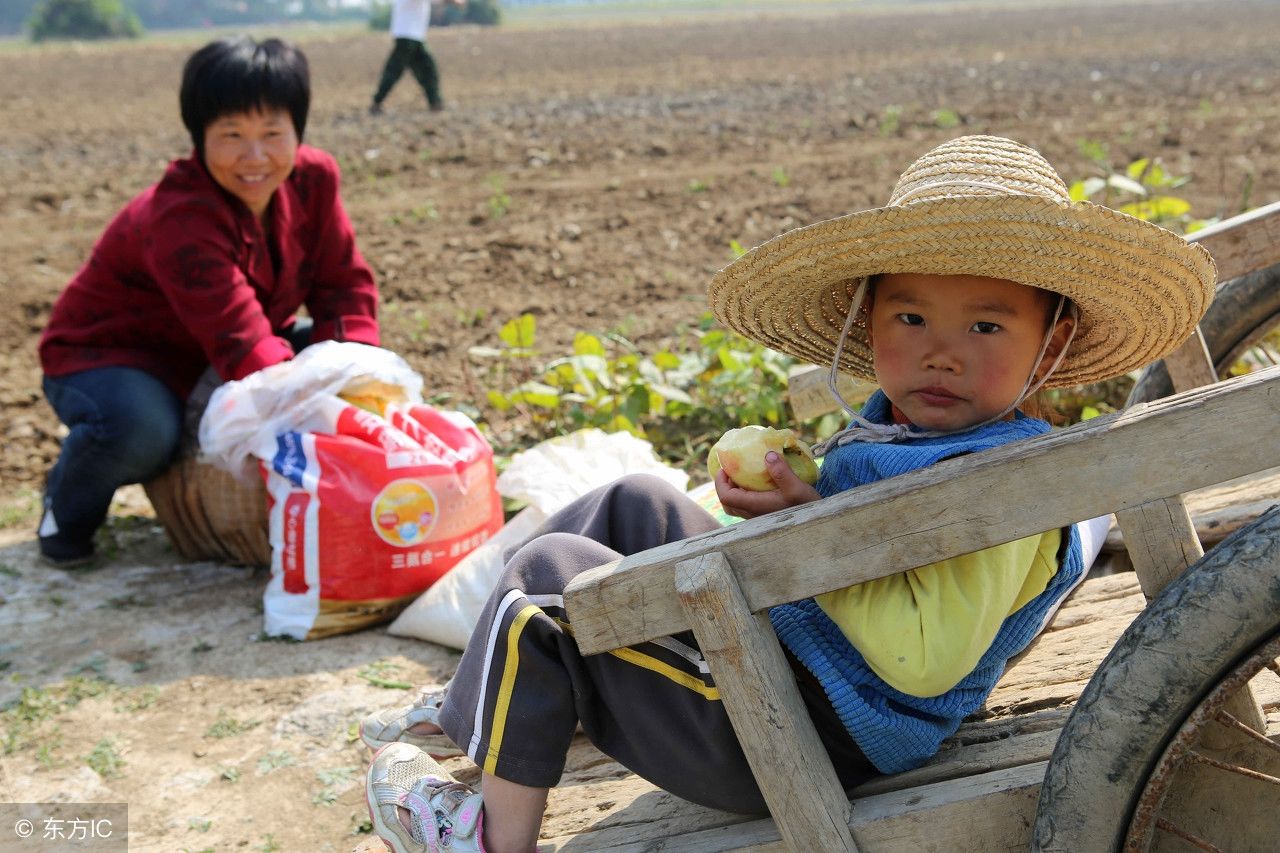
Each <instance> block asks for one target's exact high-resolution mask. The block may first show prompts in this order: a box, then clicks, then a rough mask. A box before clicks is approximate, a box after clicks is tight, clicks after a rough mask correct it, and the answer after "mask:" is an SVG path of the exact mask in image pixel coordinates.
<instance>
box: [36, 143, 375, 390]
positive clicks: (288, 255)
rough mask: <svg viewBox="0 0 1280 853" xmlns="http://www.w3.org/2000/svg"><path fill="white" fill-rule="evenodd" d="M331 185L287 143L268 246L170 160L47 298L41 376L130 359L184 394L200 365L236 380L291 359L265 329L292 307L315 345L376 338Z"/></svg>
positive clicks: (313, 161) (225, 199)
mask: <svg viewBox="0 0 1280 853" xmlns="http://www.w3.org/2000/svg"><path fill="white" fill-rule="evenodd" d="M338 182H339V179H338V164H337V163H336V162H335V161H334V159H333V157H331V156H330V155H328V154H326V153H325V152H323V151H321V150H319V149H316V148H311V147H309V146H306V145H301V146H299V147H298V156H297V160H296V162H295V164H294V168H293V172H292V174H290V175H289V177H288V178H287V179H286V180H285V182H284V183H283V184H281V185H280V188H279V189H278V190H276V194H275V197H274V198H273V199H272V202H271V206H270V208H268V212H267V215H268V216H269V217H270V221H271V233H272V235H273V239H272V243H273V244H274V245H273V246H272V247H270V248H269V247H268V245H267V240H266V239H265V237H264V235H263V232H262V228H261V227H260V226H259V225H258V222H257V220H256V219H254V217H253V214H251V213H250V212H249V209H248V208H247V207H245V205H244V203H243V202H241V201H240V200H239V199H237V198H235V197H234V196H232V195H231V194H230V193H227V192H226V191H224V190H223V189H222V188H221V187H219V186H218V185H217V184H216V183H215V182H214V180H213V178H212V177H210V175H209V173H208V171H206V170H205V168H204V165H203V164H202V163H201V162H200V161H199V160H198V159H197V158H196V157H194V156H192V157H190V158H188V159H186V160H175V161H174V162H172V163H170V164H169V168H168V169H167V170H166V171H165V175H164V178H162V179H161V181H160V182H159V183H158V184H155V185H154V186H152V187H150V188H148V189H147V190H145V191H144V192H142V194H140V195H139V196H137V197H136V198H135V199H133V201H131V202H129V204H128V205H126V206H125V208H124V209H123V210H122V211H120V213H118V214H117V215H116V218H115V219H114V220H112V222H111V224H110V225H109V226H107V230H106V232H105V233H104V234H103V235H102V237H101V239H99V240H98V243H97V245H96V246H94V248H93V254H92V255H90V257H89V260H88V262H87V263H86V264H85V265H84V267H83V268H82V269H81V270H80V272H78V273H77V274H76V276H75V278H73V279H72V280H71V283H70V284H69V285H67V289H66V290H64V291H63V292H62V295H61V296H59V297H58V301H57V303H55V304H54V306H53V312H52V315H51V316H50V317H49V325H48V327H47V328H46V329H45V330H44V335H43V336H42V337H41V339H40V364H41V366H42V368H43V369H44V372H45V374H47V375H49V376H63V375H66V374H68V373H75V372H78V371H81V370H89V369H92V368H96V367H135V368H139V369H141V370H145V371H147V372H148V373H150V374H152V375H154V376H156V377H158V378H159V379H161V380H162V381H164V382H165V384H167V385H168V386H169V387H170V388H172V389H173V390H174V392H175V393H177V394H178V396H179V397H182V398H184V399H185V398H186V396H187V395H188V394H189V393H190V392H191V388H192V386H194V385H195V382H196V380H197V379H198V378H199V376H200V374H201V373H202V372H203V371H204V369H205V367H206V365H209V364H212V365H213V366H214V368H215V369H216V370H217V371H218V373H219V374H221V376H222V378H223V379H241V378H243V377H245V376H247V375H249V374H250V373H253V372H254V371H256V370H260V369H261V368H263V367H267V366H269V365H272V364H276V363H278V362H281V361H285V360H286V359H289V358H291V357H292V356H293V350H292V349H291V348H290V347H289V344H288V342H287V341H285V340H284V339H283V338H281V337H279V336H278V335H277V333H278V332H280V331H281V330H282V329H284V328H285V327H287V326H288V325H289V324H290V322H292V320H293V316H294V312H295V311H297V310H298V308H299V307H300V306H303V305H305V306H306V308H307V312H308V314H309V315H310V316H311V318H312V320H313V322H314V324H315V325H314V326H313V329H312V338H311V339H312V340H313V341H323V340H338V341H356V342H358V343H365V344H373V345H375V346H376V345H377V344H378V319H377V304H378V291H377V287H376V286H375V284H374V281H373V274H372V273H371V272H370V270H369V266H368V264H366V263H365V261H364V258H363V257H362V256H361V255H360V250H359V249H357V248H356V243H355V234H354V232H353V230H352V227H351V220H349V219H348V218H347V213H346V210H344V209H343V206H342V199H341V198H340V197H339V195H338ZM273 254H274V255H275V258H276V261H275V263H274V264H273V262H272V255H273Z"/></svg>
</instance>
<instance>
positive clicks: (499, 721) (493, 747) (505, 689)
mask: <svg viewBox="0 0 1280 853" xmlns="http://www.w3.org/2000/svg"><path fill="white" fill-rule="evenodd" d="M540 610H541V608H539V607H538V606H537V605H536V604H530V605H527V606H526V607H525V608H524V609H523V610H521V611H520V612H519V613H517V614H516V618H515V619H514V620H512V622H511V627H510V628H508V629H507V662H506V665H505V666H504V667H503V669H502V683H501V685H500V686H499V687H498V703H497V705H496V706H495V707H494V709H493V734H492V736H491V737H490V738H489V751H488V753H487V754H486V755H485V759H484V772H486V773H489V774H493V773H494V771H495V769H496V768H497V766H498V753H499V752H500V751H501V750H502V734H503V732H504V731H505V730H506V728H507V711H508V709H510V707H511V691H512V688H514V687H515V681H516V670H517V669H519V668H520V649H519V645H518V643H519V641H520V632H521V631H523V630H524V626H525V623H526V622H528V621H529V620H530V619H532V618H533V615H534V614H535V613H538V612H540Z"/></svg>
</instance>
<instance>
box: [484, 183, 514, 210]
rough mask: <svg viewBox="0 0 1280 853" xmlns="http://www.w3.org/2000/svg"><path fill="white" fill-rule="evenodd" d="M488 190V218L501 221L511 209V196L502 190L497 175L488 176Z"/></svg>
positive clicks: (501, 184)
mask: <svg viewBox="0 0 1280 853" xmlns="http://www.w3.org/2000/svg"><path fill="white" fill-rule="evenodd" d="M489 189H490V190H492V192H491V193H490V194H489V218H490V219H501V218H502V217H504V216H506V215H507V211H509V210H510V209H511V196H509V195H507V193H506V191H505V190H504V189H503V183H502V178H501V177H499V176H498V175H490V176H489Z"/></svg>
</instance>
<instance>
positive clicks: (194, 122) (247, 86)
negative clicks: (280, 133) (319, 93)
mask: <svg viewBox="0 0 1280 853" xmlns="http://www.w3.org/2000/svg"><path fill="white" fill-rule="evenodd" d="M178 100H179V102H180V103H181V105H182V123H183V124H185V125H186V126H187V131H188V132H189V133H190V134H191V141H192V142H193V143H194V144H195V147H196V153H197V154H199V155H200V157H201V158H203V157H204V131H205V128H207V127H208V126H209V125H210V124H212V123H213V122H214V121H215V120H216V119H219V118H221V117H222V116H224V115H229V114H232V113H243V112H251V111H253V110H262V109H280V110H285V111H286V112H288V113H289V115H290V116H292V117H293V129H294V131H295V132H297V134H298V139H299V141H301V139H302V133H303V131H304V130H306V127H307V110H308V109H309V108H310V106H311V71H310V69H309V68H308V66H307V57H306V56H305V55H304V54H303V53H302V51H301V50H298V49H297V48H296V47H294V46H293V45H291V44H289V43H287V42H283V41H281V40H280V39H274V38H273V39H266V40H265V41H261V42H258V41H255V40H253V39H252V38H250V37H249V36H235V37H232V38H224V39H219V40H218V41H215V42H210V43H209V44H206V45H205V46H204V47H202V48H200V49H199V50H197V51H196V52H195V53H193V54H191V56H190V58H188V59H187V64H186V66H185V67H184V68H183V70H182V89H181V91H180V92H179V94H178Z"/></svg>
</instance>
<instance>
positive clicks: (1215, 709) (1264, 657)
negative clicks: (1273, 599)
mask: <svg viewBox="0 0 1280 853" xmlns="http://www.w3.org/2000/svg"><path fill="white" fill-rule="evenodd" d="M1277 659H1280V633H1277V634H1275V635H1273V636H1272V637H1271V639H1270V640H1268V641H1267V642H1266V643H1264V644H1263V645H1262V646H1260V647H1259V648H1258V650H1257V651H1255V652H1254V653H1253V654H1252V655H1250V656H1249V657H1248V658H1247V659H1245V660H1244V661H1242V662H1241V663H1240V664H1238V665H1237V666H1235V667H1234V668H1233V669H1232V670H1231V671H1230V672H1229V673H1228V674H1227V677H1226V678H1224V679H1222V680H1221V681H1219V682H1218V683H1217V685H1215V686H1214V688H1213V690H1211V691H1210V692H1209V693H1208V695H1207V696H1205V698H1204V699H1203V700H1202V701H1201V702H1200V704H1199V705H1197V706H1196V708H1195V710H1194V711H1192V713H1191V715H1190V716H1189V717H1188V718H1187V721H1186V722H1185V723H1184V724H1183V725H1182V727H1181V728H1180V729H1179V730H1178V732H1177V734H1175V735H1174V737H1173V740H1171V741H1170V742H1169V745H1168V747H1166V749H1165V751H1164V754H1163V755H1161V756H1160V760H1159V761H1157V762H1156V764H1155V765H1154V766H1153V767H1152V768H1151V773H1150V774H1149V775H1148V777H1147V785H1146V787H1145V788H1144V789H1143V792H1142V796H1141V797H1139V798H1138V803H1137V806H1136V807H1135V809H1134V813H1133V819H1132V820H1131V821H1130V823H1129V832H1128V835H1127V836H1126V837H1125V843H1124V850H1125V851H1133V853H1137V851H1145V850H1147V848H1148V847H1149V846H1150V844H1151V841H1152V839H1153V838H1154V837H1155V834H1156V832H1157V831H1160V830H1165V831H1172V832H1174V834H1179V833H1178V832H1177V831H1176V829H1170V825H1169V823H1168V822H1167V821H1165V820H1164V819H1162V818H1161V817H1160V809H1161V805H1162V804H1163V802H1164V798H1165V795H1166V794H1167V793H1168V791H1169V789H1170V787H1171V785H1172V782H1173V780H1174V779H1175V778H1176V777H1177V774H1178V771H1179V769H1180V768H1181V767H1182V766H1183V764H1184V763H1185V762H1186V761H1187V760H1189V759H1190V757H1191V753H1192V751H1193V750H1194V748H1195V746H1196V745H1197V744H1198V743H1199V741H1200V736H1201V733H1202V731H1203V730H1204V728H1205V727H1206V726H1209V725H1213V724H1214V723H1215V721H1216V719H1217V717H1218V714H1219V712H1220V711H1222V708H1223V706H1224V705H1225V704H1226V703H1227V700H1228V699H1230V698H1231V697H1232V696H1234V695H1235V694H1236V693H1238V692H1239V691H1240V690H1241V689H1243V688H1244V687H1245V686H1246V685H1248V683H1249V682H1250V681H1251V680H1252V679H1253V678H1254V676H1256V675H1258V674H1259V673H1260V672H1262V670H1263V669H1271V670H1272V671H1273V672H1277V673H1280V667H1277V663H1276V662H1277ZM1182 837H1183V839H1184V840H1187V841H1188V842H1189V843H1191V844H1192V845H1193V846H1197V847H1200V849H1203V850H1208V851H1213V850H1217V849H1218V848H1216V847H1214V846H1212V845H1209V846H1202V845H1200V844H1197V843H1196V840H1195V839H1190V838H1187V837H1186V836H1185V835H1184V836H1182Z"/></svg>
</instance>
